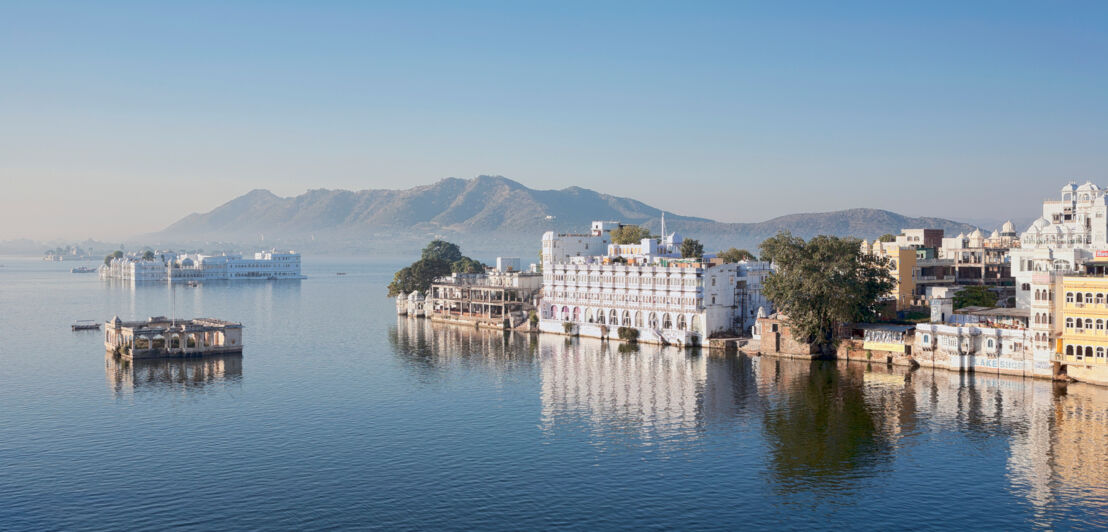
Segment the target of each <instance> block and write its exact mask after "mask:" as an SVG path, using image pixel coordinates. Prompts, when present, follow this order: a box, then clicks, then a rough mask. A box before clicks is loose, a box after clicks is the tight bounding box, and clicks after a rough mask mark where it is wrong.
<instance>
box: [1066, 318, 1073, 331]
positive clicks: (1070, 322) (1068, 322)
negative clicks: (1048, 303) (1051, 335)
mask: <svg viewBox="0 0 1108 532" xmlns="http://www.w3.org/2000/svg"><path fill="white" fill-rule="evenodd" d="M1066 328H1067V329H1072V328H1073V318H1066Z"/></svg>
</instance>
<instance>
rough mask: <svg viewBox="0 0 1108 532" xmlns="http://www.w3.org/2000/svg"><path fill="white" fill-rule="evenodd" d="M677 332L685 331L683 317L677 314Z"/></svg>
mask: <svg viewBox="0 0 1108 532" xmlns="http://www.w3.org/2000/svg"><path fill="white" fill-rule="evenodd" d="M677 330H679V331H683V330H685V315H684V314H678V315H677Z"/></svg>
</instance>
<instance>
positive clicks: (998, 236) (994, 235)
mask: <svg viewBox="0 0 1108 532" xmlns="http://www.w3.org/2000/svg"><path fill="white" fill-rule="evenodd" d="M989 238H1000V231H997V230H995V229H994V230H993V232H992V233H991V234H990V235H989Z"/></svg>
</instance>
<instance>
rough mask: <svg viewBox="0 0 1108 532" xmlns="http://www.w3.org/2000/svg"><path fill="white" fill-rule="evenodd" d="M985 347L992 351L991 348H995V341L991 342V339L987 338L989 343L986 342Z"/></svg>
mask: <svg viewBox="0 0 1108 532" xmlns="http://www.w3.org/2000/svg"><path fill="white" fill-rule="evenodd" d="M986 346H987V347H988V348H989V349H992V348H994V347H996V341H995V340H993V339H992V338H989V341H988V342H986Z"/></svg>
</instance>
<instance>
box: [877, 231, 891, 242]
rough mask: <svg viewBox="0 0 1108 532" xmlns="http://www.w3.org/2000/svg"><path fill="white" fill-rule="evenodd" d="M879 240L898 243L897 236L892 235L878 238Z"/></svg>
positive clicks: (887, 234)
mask: <svg viewBox="0 0 1108 532" xmlns="http://www.w3.org/2000/svg"><path fill="white" fill-rule="evenodd" d="M877 240H880V241H882V242H896V235H894V234H892V233H885V234H883V235H881V236H879V237H877Z"/></svg>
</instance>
